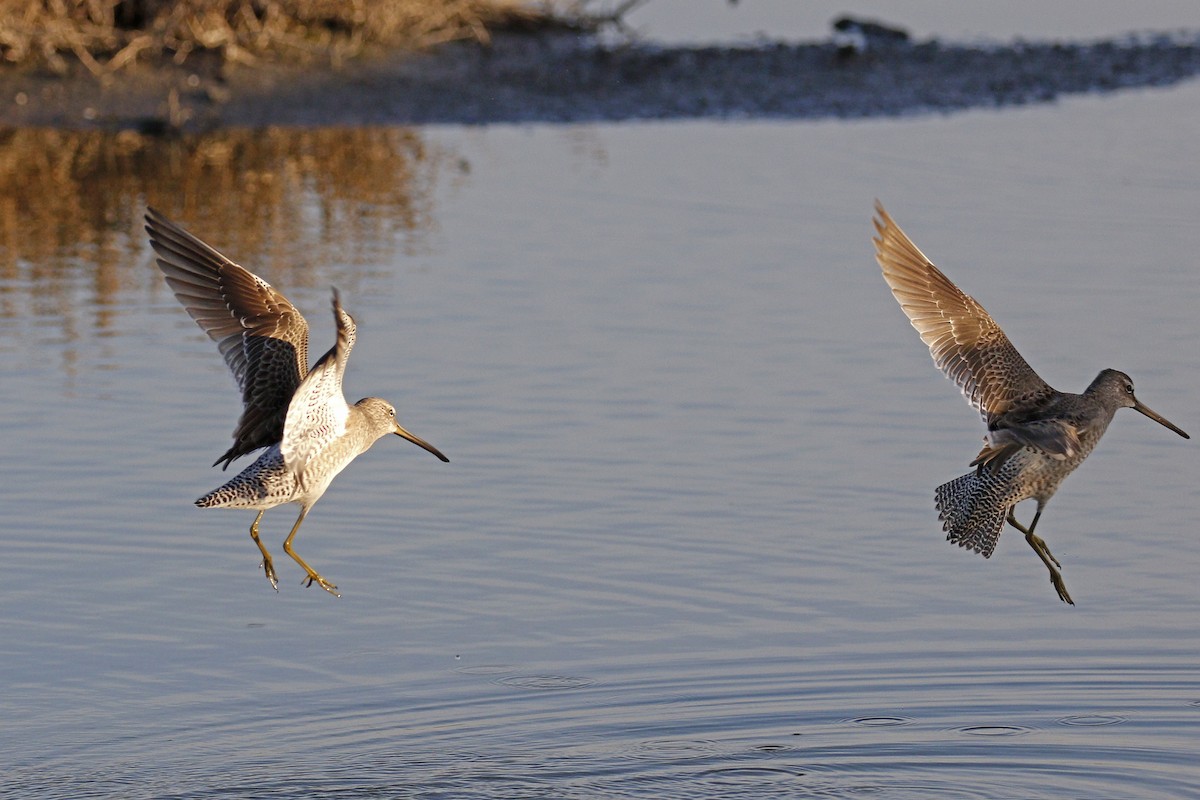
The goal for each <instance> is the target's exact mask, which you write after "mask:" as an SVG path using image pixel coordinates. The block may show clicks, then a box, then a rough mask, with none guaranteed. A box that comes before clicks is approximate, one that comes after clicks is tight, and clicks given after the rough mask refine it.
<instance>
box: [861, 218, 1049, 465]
mask: <svg viewBox="0 0 1200 800" xmlns="http://www.w3.org/2000/svg"><path fill="white" fill-rule="evenodd" d="M875 213H876V218H875V221H874V222H875V231H876V234H877V236H876V237H875V238H874V240H873V241H874V242H875V260H876V261H878V262H879V266H880V267H881V268H882V269H883V277H884V280H886V281H887V282H888V285H889V286H891V287H892V294H893V295H895V297H896V300H897V301H898V302H899V303H900V307H901V308H902V309H904V313H905V314H906V315H908V319H909V320H910V321H911V322H912V325H913V327H914V328H916V329H917V332H918V333H920V334H921V339H922V341H924V342H925V344H927V345H929V352H930V353H931V354H932V355H933V361H934V363H935V364H937V367H938V369H940V370H941V371H942V372H943V373H945V375H946V377H948V378H950V379H951V380H952V381H954V382H955V383H956V384H958V388H959V389H961V390H962V393H963V396H964V397H966V398H967V402H969V403H970V404H971V405H972V406H973V407H974V408H975V410H976V411H978V412H979V413H980V415H981V416H982V417H983V419H984V422H985V423H988V424H989V427H990V425H991V423H993V422H994V421H995V420H997V418H999V417H1001V416H1002V415H1004V414H1006V413H1008V412H1009V411H1012V410H1013V409H1016V408H1021V407H1026V406H1031V405H1034V404H1036V403H1037V402H1038V401H1040V400H1042V399H1044V398H1046V397H1048V396H1049V395H1051V394H1053V392H1054V390H1053V389H1051V388H1050V386H1049V385H1048V384H1047V383H1046V382H1045V381H1043V380H1042V379H1041V378H1040V377H1038V374H1037V373H1036V372H1034V371H1033V368H1032V367H1030V366H1029V364H1028V363H1026V361H1025V359H1024V358H1022V357H1021V354H1020V353H1018V352H1017V349H1016V348H1015V347H1013V345H1012V343H1011V342H1010V341H1009V340H1008V337H1007V336H1005V335H1004V331H1002V330H1001V329H1000V326H999V325H997V324H996V323H995V321H994V320H993V319H992V318H991V316H990V315H989V314H988V313H987V312H986V311H984V309H983V306H981V305H979V303H977V302H976V301H975V299H974V298H972V297H971V296H969V295H967V294H965V293H963V292H962V290H960V289H959V288H958V287H957V286H955V285H954V284H953V283H952V282H951V281H950V279H949V278H947V277H946V276H945V275H943V274H942V272H941V270H939V269H938V268H937V267H935V266H934V265H933V263H932V262H931V261H930V260H929V259H928V258H926V257H925V254H924V253H922V252H921V251H920V250H919V249H918V248H917V246H916V245H915V244H913V243H912V240H911V239H909V238H908V237H907V236H906V235H905V234H904V231H902V230H900V227H899V226H898V225H896V223H895V222H894V221H893V220H892V218H891V217H890V216H889V215H888V213H887V212H886V211H884V209H883V206H882V205H880V204H879V203H878V202H876V203H875ZM986 452H987V448H986V447H985V453H986ZM980 456H981V458H982V457H983V456H984V453H981V454H980Z"/></svg>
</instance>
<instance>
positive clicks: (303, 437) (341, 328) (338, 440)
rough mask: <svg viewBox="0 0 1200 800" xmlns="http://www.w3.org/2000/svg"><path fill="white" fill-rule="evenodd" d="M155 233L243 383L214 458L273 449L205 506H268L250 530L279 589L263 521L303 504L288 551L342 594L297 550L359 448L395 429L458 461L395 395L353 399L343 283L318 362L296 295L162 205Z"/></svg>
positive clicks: (154, 216) (171, 269)
mask: <svg viewBox="0 0 1200 800" xmlns="http://www.w3.org/2000/svg"><path fill="white" fill-rule="evenodd" d="M146 232H147V233H148V234H149V235H150V244H151V245H152V246H153V247H154V251H155V252H156V253H157V254H158V259H157V263H158V268H159V269H160V270H162V273H163V275H164V276H165V277H166V279H167V284H168V285H169V286H170V287H171V289H172V291H174V292H175V297H176V298H177V299H178V300H179V302H180V303H182V304H183V307H184V308H185V309H187V312H188V314H190V315H191V316H192V319H194V320H196V323H197V324H198V325H199V326H200V328H201V329H202V330H203V331H204V332H205V333H207V334H208V335H209V337H210V338H211V339H212V340H213V341H215V342H216V343H217V347H218V349H219V350H220V351H221V355H222V356H224V357H225V363H226V364H228V365H229V368H230V370H232V371H233V377H234V378H235V380H236V381H237V384H238V387H239V388H240V389H241V391H242V403H243V406H244V408H243V411H242V416H241V419H240V420H239V421H238V424H237V428H235V429H234V432H233V446H232V447H230V448H229V449H228V450H227V451H226V452H225V454H224V455H222V456H221V457H220V458H218V459H217V460H216V461H215V462H214V463H213V466H216V465H217V464H222V462H224V463H223V464H222V467H221V468H222V469H225V468H227V467H228V466H229V465H230V463H231V462H233V460H234V459H236V458H239V457H241V456H243V455H246V454H248V453H252V452H254V451H255V450H259V449H261V448H266V449H265V450H263V452H262V454H261V455H260V456H259V457H258V459H257V460H256V461H255V462H254V463H253V464H251V465H250V466H248V467H246V468H245V469H244V470H242V471H241V472H240V473H239V474H238V475H237V476H236V477H234V478H233V479H232V480H230V481H228V482H227V483H225V484H224V485H222V486H220V487H218V488H216V489H214V490H212V491H211V492H209V493H208V494H206V495H204V496H203V497H201V498H200V499H199V500H197V501H196V505H198V506H200V507H201V508H248V509H255V510H257V511H258V516H256V517H255V518H254V522H253V524H251V526H250V537H251V538H252V539H254V543H255V544H256V545H258V549H259V551H260V552H261V553H262V557H263V561H262V568H263V571H264V572H265V573H266V576H267V580H269V581H270V582H271V586H272V587H274V588H275V590H276V591H278V590H279V581H278V577H277V576H276V573H275V566H274V564H273V563H272V562H271V554H270V553H268V552H267V548H266V547H264V546H263V543H262V540H261V539H259V536H258V523H259V521H260V520H262V517H263V514H264V513H266V511H267V509H270V508H274V507H275V506H279V505H283V504H284V503H297V504H298V505H299V506H300V516H299V517H297V518H296V524H294V525H293V526H292V530H291V532H290V533H289V534H288V536H287V539H285V540H284V542H283V549H284V551H285V552H286V553H287V554H288V555H289V556H291V557H292V558H293V559H294V560H295V561H296V563H297V564H299V565H300V566H301V567H303V568H304V571H305V572H306V573H307V574H308V577H307V578H306V584H305V585H306V586H312V585H313V583H314V582H315V583H316V584H317V585H319V586H320V587H321V588H322V589H324V590H325V591H327V592H329V593H330V594H332V595H334V596H335V597H340V595H339V594H338V591H337V587H336V586H334V585H333V584H332V583H330V582H329V581H327V580H326V579H325V578H323V577H321V575H320V574H319V573H318V572H317V571H316V570H314V569H313V568H312V567H310V566H309V565H308V564H307V563H306V562H305V561H304V559H302V558H301V557H300V556H299V555H298V554H297V553H296V552H295V551H294V550H293V549H292V540H293V539H295V538H296V531H298V530H299V529H300V523H302V522H304V518H305V517H306V516H308V512H309V510H310V509H311V508H312V507H313V505H314V504H315V503H316V502H317V501H318V500H320V499H321V496H322V495H323V494H324V493H325V490H326V489H327V488H329V484H330V482H331V481H332V480H333V479H334V477H335V476H336V475H337V474H338V473H339V472H341V471H342V470H343V469H345V468H346V467H347V466H348V465H349V464H350V462H351V461H353V460H354V459H355V458H356V457H357V456H358V455H360V454H361V453H365V452H366V451H367V450H368V449H369V448H370V447H371V445H373V444H374V443H375V442H376V441H378V440H379V439H380V438H382V437H384V436H386V435H388V434H393V433H394V434H396V435H397V436H401V437H403V438H405V439H407V440H408V441H410V442H412V443H413V444H415V445H417V446H419V447H423V448H424V449H426V450H428V451H429V452H430V453H433V454H434V455H435V456H437V457H438V458H440V459H441V460H442V461H449V459H448V458H446V457H445V456H444V455H442V453H441V452H440V451H439V450H438V449H437V448H436V447H434V446H433V445H431V444H429V443H428V442H426V441H424V440H422V439H420V438H418V437H416V436H414V435H413V434H411V433H409V432H408V431H406V430H405V429H404V428H402V427H401V426H400V424H399V423H397V422H396V410H395V409H394V408H393V407H392V405H391V404H390V403H388V402H387V401H386V400H382V399H380V398H378V397H367V398H364V399H362V400H359V401H358V402H357V403H355V404H354V405H348V404H347V403H346V398H345V395H343V393H342V375H343V373H344V372H345V370H346V359H347V358H349V356H350V349H351V348H352V347H354V340H355V325H354V320H353V318H351V316H350V315H349V314H347V313H346V312H345V310H343V309H342V304H341V301H340V299H339V297H338V292H337V290H336V289H334V290H333V319H334V323H335V325H336V327H337V341H336V342H335V344H334V346H333V347H332V348H330V350H329V352H328V353H326V354H325V355H323V356H321V358H320V359H319V360H318V361H317V363H316V364H314V365H313V367H312V369H311V370H310V369H309V368H308V322H306V321H305V319H304V317H303V316H301V314H300V312H299V311H298V310H296V307H295V306H293V305H292V304H291V303H290V302H288V300H287V298H286V297H284V296H283V295H282V294H280V293H279V292H278V291H276V290H275V289H274V288H272V287H271V285H270V284H268V283H267V282H266V281H264V280H263V279H262V278H260V277H258V276H257V275H255V274H254V273H252V272H250V271H249V270H247V269H245V268H243V267H240V266H238V265H237V264H235V263H234V262H233V261H231V260H229V259H228V258H226V257H225V256H223V255H221V254H220V253H219V252H217V251H216V250H215V249H213V248H212V247H210V246H208V245H207V244H205V243H204V242H202V241H200V240H199V239H197V238H196V237H195V236H193V235H192V234H190V233H188V232H187V231H185V230H184V229H183V228H181V227H179V226H178V225H176V224H175V223H173V222H171V221H170V220H168V219H167V218H166V217H164V216H163V215H162V214H160V213H158V212H157V211H155V210H154V209H152V208H151V209H147V211H146Z"/></svg>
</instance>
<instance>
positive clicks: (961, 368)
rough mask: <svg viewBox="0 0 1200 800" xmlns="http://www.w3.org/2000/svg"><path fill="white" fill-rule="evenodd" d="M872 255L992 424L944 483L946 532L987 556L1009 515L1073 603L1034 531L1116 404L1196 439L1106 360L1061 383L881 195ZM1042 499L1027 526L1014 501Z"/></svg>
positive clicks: (939, 494)
mask: <svg viewBox="0 0 1200 800" xmlns="http://www.w3.org/2000/svg"><path fill="white" fill-rule="evenodd" d="M875 213H876V218H875V220H874V222H875V231H876V234H877V235H876V237H875V238H874V242H875V260H876V261H878V262H879V266H880V267H882V268H883V277H884V279H885V280H886V281H887V282H888V285H889V286H891V287H892V294H893V295H895V296H896V300H897V301H899V303H900V307H901V308H902V309H904V313H905V314H907V315H908V319H909V320H910V321H911V322H912V325H913V327H914V328H916V329H917V332H918V333H920V334H921V339H922V340H923V341H924V342H925V344H927V345H929V351H930V353H932V354H933V361H934V363H935V364H937V366H938V368H939V369H940V370H941V371H942V372H943V373H945V375H946V377H948V378H950V379H951V380H953V381H954V382H955V383H957V384H958V388H959V389H961V390H962V393H963V395H964V396H965V397H966V398H967V402H969V403H970V404H971V405H972V406H973V407H974V408H975V410H976V411H978V412H979V413H980V415H981V416H982V417H983V421H984V423H985V424H986V425H987V433H986V435H985V436H984V438H983V449H982V450H980V451H979V455H978V456H976V457H975V460H974V461H972V462H971V466H972V467H975V469H974V471H972V472H968V473H967V474H966V475H962V476H960V477H958V478H955V479H954V480H952V481H950V482H949V483H944V484H942V485H941V486H939V487H938V488H937V490H936V492H935V498H936V501H937V509H938V517H939V519H940V520H941V521H942V529H943V530H945V531H946V539H947V540H949V541H951V542H953V543H955V544H957V545H959V546H960V547H965V548H967V549H968V550H974V551H975V552H976V553H979V554H981V555H982V556H983V557H984V558H989V557H990V556H991V555H992V551H993V550H994V549H995V548H996V541H997V539H998V538H999V537H1000V531H1001V529H1002V528H1003V527H1004V523H1005V521H1006V520H1007V521H1008V524H1010V525H1012V526H1013V527H1014V528H1016V529H1017V530H1019V531H1020V532H1021V533H1023V534H1025V541H1027V542H1028V543H1029V546H1030V547H1032V548H1033V552H1035V553H1037V555H1038V558H1040V559H1041V560H1042V563H1043V564H1045V565H1046V569H1048V570H1050V582H1051V583H1052V584H1053V585H1054V588H1055V590H1056V591H1057V592H1058V596H1059V598H1060V599H1061V600H1063V602H1066V603H1070V604H1071V605H1074V604H1075V603H1074V601H1073V600H1072V599H1071V595H1070V594H1068V592H1067V586H1066V584H1065V583H1064V582H1063V579H1062V574H1061V573H1060V572H1059V569H1061V568H1062V564H1060V563H1059V562H1058V560H1057V559H1056V558H1055V557H1054V556H1053V555H1052V554H1051V553H1050V548H1049V547H1047V546H1046V543H1045V541H1043V540H1042V538H1041V537H1040V536H1037V535H1036V534H1034V532H1033V531H1034V528H1036V527H1037V523H1038V520H1039V519H1040V518H1041V516H1042V510H1043V509H1044V508H1045V506H1046V503H1047V502H1048V501H1049V500H1050V498H1051V497H1052V496H1053V495H1054V492H1055V491H1057V489H1058V487H1059V484H1061V483H1062V482H1063V480H1064V479H1065V478H1066V477H1067V476H1068V475H1070V474H1071V473H1072V472H1073V471H1074V470H1075V468H1076V467H1078V466H1079V465H1080V464H1081V463H1082V462H1083V460H1084V459H1085V458H1087V457H1088V454H1090V453H1091V452H1092V450H1093V448H1095V447H1096V444H1097V442H1099V441H1100V437H1101V436H1103V435H1104V431H1105V430H1106V429H1107V428H1108V424H1109V423H1110V422H1112V418H1113V414H1115V413H1116V411H1117V409H1118V408H1132V409H1133V410H1135V411H1140V412H1141V413H1142V414H1145V415H1146V416H1147V417H1149V418H1150V419H1152V420H1154V421H1155V422H1157V423H1159V424H1160V425H1163V426H1165V427H1167V428H1170V429H1171V430H1173V431H1175V433H1178V434H1179V435H1180V436H1182V437H1183V438H1185V439H1188V438H1191V437H1189V436H1188V435H1187V434H1186V433H1184V432H1183V431H1182V430H1180V429H1179V428H1177V427H1176V426H1175V425H1173V424H1171V423H1170V422H1168V421H1167V420H1165V419H1163V418H1162V417H1161V416H1159V415H1158V414H1156V413H1154V412H1153V411H1151V410H1150V409H1149V408H1147V407H1146V406H1144V405H1142V403H1141V402H1140V401H1139V400H1138V399H1137V397H1135V396H1134V394H1133V381H1132V380H1130V378H1129V376H1128V375H1126V374H1125V373H1123V372H1118V371H1117V370H1115V369H1106V370H1104V371H1102V372H1101V373H1100V374H1099V375H1097V376H1096V379H1095V380H1094V381H1092V383H1091V385H1090V386H1088V387H1087V388H1086V389H1084V390H1083V394H1071V393H1069V392H1059V391H1056V390H1054V389H1053V388H1051V387H1050V385H1049V384H1047V383H1046V382H1045V381H1043V380H1042V379H1041V378H1039V377H1038V374H1037V373H1036V372H1034V371H1033V368H1032V367H1030V366H1029V364H1027V363H1026V362H1025V359H1024V358H1022V357H1021V354H1020V353H1018V352H1017V349H1016V348H1015V347H1013V346H1012V343H1011V342H1009V340H1008V337H1007V336H1005V335H1004V331H1002V330H1001V329H1000V326H999V325H997V324H996V322H995V321H994V320H993V319H992V318H991V316H990V315H989V314H988V313H987V312H986V311H984V310H983V306H981V305H980V304H979V303H977V302H976V301H975V299H974V298H972V297H970V296H969V295H967V294H964V293H963V292H962V291H961V290H960V289H959V288H958V287H957V286H955V285H954V284H953V283H951V282H950V279H949V278H947V277H946V276H945V275H943V274H942V272H941V270H939V269H938V268H937V267H935V266H934V265H933V263H932V262H931V261H930V260H929V259H928V258H926V257H925V254H924V253H922V252H921V251H920V250H918V249H917V246H916V245H915V244H913V243H912V240H911V239H909V238H908V237H907V236H906V235H905V234H904V231H902V230H900V228H899V227H898V226H897V225H896V223H895V222H893V221H892V218H891V217H890V216H888V213H887V212H886V211H884V210H883V206H882V205H880V204H879V202H878V201H876V203H875ZM1029 498H1033V499H1035V500H1037V510H1036V511H1035V512H1034V515H1033V521H1032V522H1030V523H1029V526H1028V527H1026V526H1024V525H1022V524H1021V523H1020V522H1018V521H1017V518H1016V517H1015V516H1014V515H1013V510H1014V508H1015V507H1016V505H1017V503H1019V502H1021V501H1022V500H1026V499H1029Z"/></svg>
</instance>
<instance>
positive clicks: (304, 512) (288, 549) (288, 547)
mask: <svg viewBox="0 0 1200 800" xmlns="http://www.w3.org/2000/svg"><path fill="white" fill-rule="evenodd" d="M306 516H308V507H307V506H302V507H301V508H300V516H299V517H297V518H296V524H295V525H293V526H292V532H291V533H289V534H288V537H287V538H286V539H284V540H283V551H284V552H285V553H287V554H288V555H289V556H291V557H292V558H293V559H294V560H295V561H296V563H297V564H299V565H300V566H302V567H304V571H305V572H307V573H308V582H307V583H306V584H305V586H312V585H313V581H316V582H317V584H318V585H319V586H320V587H321V588H322V589H324V590H325V591H327V592H329V593H330V594H331V595H333V596H334V597H341V595H340V594H338V590H337V587H336V586H334V585H333V584H332V583H330V582H329V581H327V580H325V579H324V578H322V577H321V575H320V573H318V572H317V571H316V570H315V569H313V568H312V567H310V566H309V565H308V564H307V563H305V561H304V559H303V558H301V557H300V556H298V555H296V552H295V551H294V550H292V539H294V538H296V531H298V530H300V523H301V522H304V518H305V517H306Z"/></svg>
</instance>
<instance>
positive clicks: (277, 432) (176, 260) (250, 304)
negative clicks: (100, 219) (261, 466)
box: [146, 209, 308, 468]
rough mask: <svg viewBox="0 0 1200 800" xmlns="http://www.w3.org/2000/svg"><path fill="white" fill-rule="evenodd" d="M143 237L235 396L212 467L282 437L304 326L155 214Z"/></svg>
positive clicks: (298, 377) (263, 288)
mask: <svg viewBox="0 0 1200 800" xmlns="http://www.w3.org/2000/svg"><path fill="white" fill-rule="evenodd" d="M146 232H147V233H148V234H149V235H150V244H151V245H152V246H153V247H154V251H155V253H157V254H158V268H159V269H160V270H162V273H163V275H164V276H165V277H166V279H167V284H168V285H169V286H170V287H171V289H172V291H174V293H175V297H176V298H178V300H179V302H180V303H182V304H183V307H184V308H185V309H187V312H188V314H190V315H191V317H192V319H194V320H196V323H197V324H199V326H200V328H201V329H202V330H203V331H204V332H205V333H207V334H208V335H209V337H210V338H211V339H212V340H213V341H215V342H216V343H217V347H218V349H219V350H220V351H221V355H222V356H223V357H224V359H225V363H226V364H228V365H229V369H230V370H231V371H232V372H233V377H234V379H235V380H236V381H237V384H238V388H240V389H241V391H242V404H243V411H242V415H241V418H240V419H239V420H238V424H237V427H236V428H235V429H234V432H233V440H234V441H233V446H232V447H230V448H229V450H228V451H226V453H225V454H224V455H223V456H221V457H220V458H218V459H217V460H216V462H214V466H215V465H216V464H220V463H221V462H224V465H223V468H224V467H228V466H229V464H230V462H232V461H233V460H234V459H235V458H238V457H239V456H243V455H245V454H247V453H250V452H253V451H254V450H257V449H259V448H260V447H266V446H268V445H272V444H275V443H276V442H278V441H279V440H280V439H281V438H282V436H283V429H284V419H285V416H286V414H287V409H288V404H289V403H290V402H291V400H292V395H294V394H295V392H296V389H297V387H298V386H300V382H301V381H302V380H303V379H304V377H305V375H307V374H308V322H306V321H305V319H304V317H303V316H302V315H301V314H300V312H299V311H298V310H296V307H295V306H293V305H292V304H291V303H290V302H288V299H287V298H286V297H284V296H283V295H282V294H280V293H279V292H277V291H275V289H273V288H272V287H271V285H270V284H268V283H267V282H266V281H264V280H263V279H261V278H259V277H258V276H257V275H255V274H254V273H252V272H250V271H249V270H247V269H245V268H243V267H241V266H239V265H237V264H235V263H234V262H233V261H230V260H229V259H228V258H226V257H225V256H223V255H222V254H221V253H219V252H217V251H216V250H214V249H213V248H212V247H209V246H208V245H207V244H205V243H204V242H202V241H200V240H199V239H197V238H196V237H195V236H193V235H192V234H190V233H188V232H187V231H185V230H184V229H183V228H181V227H179V226H178V225H176V224H175V223H173V222H171V221H170V220H168V219H167V218H166V217H164V216H163V215H162V214H160V213H158V212H157V211H155V210H154V209H147V211H146Z"/></svg>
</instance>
